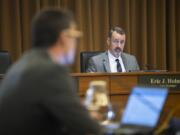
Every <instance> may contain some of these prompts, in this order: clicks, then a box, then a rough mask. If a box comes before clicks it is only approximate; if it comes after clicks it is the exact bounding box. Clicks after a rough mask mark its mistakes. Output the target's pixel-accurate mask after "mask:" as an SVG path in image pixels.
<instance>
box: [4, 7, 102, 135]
mask: <svg viewBox="0 0 180 135" xmlns="http://www.w3.org/2000/svg"><path fill="white" fill-rule="evenodd" d="M80 36H81V32H79V31H78V30H76V24H75V22H74V19H73V16H72V14H71V12H69V11H65V10H60V9H59V10H58V9H47V10H43V11H41V12H40V13H39V14H37V15H36V16H35V18H34V19H33V22H32V44H33V48H32V49H31V50H30V51H29V52H26V53H25V54H24V55H23V56H22V58H21V59H20V60H19V61H17V62H16V63H15V64H14V65H13V66H12V68H11V69H10V70H9V72H8V73H7V74H6V76H5V78H4V80H3V82H2V85H1V90H0V134H1V135H13V134H14V135H85V134H95V135H97V134H100V127H99V125H98V124H97V123H96V122H95V121H94V120H92V119H91V118H90V116H89V114H88V112H87V110H86V109H85V108H84V107H83V106H82V105H81V104H80V101H79V98H78V96H77V94H76V92H77V91H76V90H75V89H74V88H75V87H74V84H73V83H72V80H71V78H70V77H69V74H68V71H67V69H66V66H67V65H69V64H72V62H73V60H74V55H75V50H76V39H77V38H79V37H80Z"/></svg>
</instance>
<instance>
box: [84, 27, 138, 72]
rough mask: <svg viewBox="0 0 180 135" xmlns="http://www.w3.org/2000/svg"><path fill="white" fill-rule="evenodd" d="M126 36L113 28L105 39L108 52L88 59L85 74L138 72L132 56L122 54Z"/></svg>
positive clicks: (121, 30) (121, 31) (116, 28)
mask: <svg viewBox="0 0 180 135" xmlns="http://www.w3.org/2000/svg"><path fill="white" fill-rule="evenodd" d="M125 41H126V35H125V32H124V30H123V29H122V28H119V27H114V28H112V29H111V30H110V32H109V37H108V39H107V44H108V51H106V52H104V53H102V54H99V55H97V56H94V57H92V58H90V60H89V63H88V69H87V72H129V71H137V70H139V65H138V63H137V60H136V58H135V57H134V56H133V55H130V54H127V53H124V52H123V49H124V45H125Z"/></svg>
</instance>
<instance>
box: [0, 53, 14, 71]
mask: <svg viewBox="0 0 180 135" xmlns="http://www.w3.org/2000/svg"><path fill="white" fill-rule="evenodd" d="M11 63H12V62H11V58H10V55H9V52H8V51H0V74H5V73H6V71H7V69H8V68H9V66H10V65H11Z"/></svg>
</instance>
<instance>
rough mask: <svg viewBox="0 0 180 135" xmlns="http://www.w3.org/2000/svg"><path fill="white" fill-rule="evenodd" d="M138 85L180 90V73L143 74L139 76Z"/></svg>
mask: <svg viewBox="0 0 180 135" xmlns="http://www.w3.org/2000/svg"><path fill="white" fill-rule="evenodd" d="M138 85H139V86H150V87H167V88H170V89H173V90H180V75H143V76H139V77H138Z"/></svg>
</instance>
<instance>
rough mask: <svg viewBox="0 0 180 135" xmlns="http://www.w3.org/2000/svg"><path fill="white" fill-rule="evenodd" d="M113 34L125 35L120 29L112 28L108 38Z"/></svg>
mask: <svg viewBox="0 0 180 135" xmlns="http://www.w3.org/2000/svg"><path fill="white" fill-rule="evenodd" d="M113 32H117V33H119V34H121V35H124V34H125V31H124V30H123V29H122V28H120V27H117V26H115V27H113V28H111V29H110V31H109V35H108V36H109V38H111V37H112V33H113Z"/></svg>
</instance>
